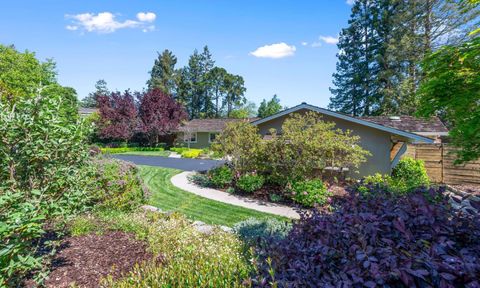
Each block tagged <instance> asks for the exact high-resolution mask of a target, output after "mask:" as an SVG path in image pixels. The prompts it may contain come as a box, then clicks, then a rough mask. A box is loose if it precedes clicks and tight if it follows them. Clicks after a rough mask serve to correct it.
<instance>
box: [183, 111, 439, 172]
mask: <svg viewBox="0 0 480 288" xmlns="http://www.w3.org/2000/svg"><path fill="white" fill-rule="evenodd" d="M308 111H314V112H317V113H320V114H322V117H323V120H325V121H329V122H334V123H335V124H336V126H337V127H338V128H340V129H343V130H347V129H348V130H351V131H352V133H353V134H355V135H358V136H360V139H361V140H360V145H361V146H362V147H363V148H364V149H366V150H368V151H370V153H371V154H372V155H371V156H369V157H368V159H367V162H366V163H364V164H363V165H362V166H361V167H360V169H359V170H360V175H359V176H366V175H371V174H374V173H377V172H378V173H382V174H389V173H390V172H391V169H392V168H393V167H395V165H396V164H397V163H398V161H399V160H400V157H401V156H402V155H403V153H405V151H406V148H407V145H406V144H407V143H414V142H419V143H434V142H435V141H438V139H439V137H441V136H444V135H446V134H447V133H448V130H447V128H446V127H445V125H443V123H442V122H441V121H440V120H439V119H438V118H436V117H435V118H432V119H428V120H425V119H417V118H414V117H408V116H401V117H392V116H391V117H388V116H379V117H363V118H361V117H352V116H349V115H345V114H342V113H339V112H334V111H331V110H328V109H324V108H320V107H316V106H313V105H309V104H307V103H302V104H300V105H297V106H295V107H292V108H289V109H286V110H283V111H281V112H279V113H276V114H274V115H271V116H269V117H266V118H262V119H246V120H239V119H201V120H200V119H194V120H192V121H190V122H188V123H186V124H185V125H184V126H183V127H181V128H180V129H179V130H180V135H179V136H180V137H178V138H177V139H178V140H179V141H184V142H185V144H187V143H188V142H189V141H190V144H191V147H195V148H204V147H207V146H208V145H209V143H211V142H212V141H213V140H214V139H215V135H217V134H218V133H220V132H221V131H222V130H223V129H224V128H225V125H226V124H227V123H229V122H232V121H249V122H250V123H251V124H252V125H256V126H257V127H258V130H259V133H260V134H262V135H263V136H264V138H268V137H269V130H270V129H271V128H275V129H276V130H277V131H278V132H279V133H281V127H282V125H283V122H284V121H285V119H287V117H289V115H290V114H292V113H306V112H308ZM178 140H177V141H178Z"/></svg>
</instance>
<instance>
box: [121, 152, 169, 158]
mask: <svg viewBox="0 0 480 288" xmlns="http://www.w3.org/2000/svg"><path fill="white" fill-rule="evenodd" d="M118 155H136V156H160V157H168V155H170V151H128V152H124V153H118Z"/></svg>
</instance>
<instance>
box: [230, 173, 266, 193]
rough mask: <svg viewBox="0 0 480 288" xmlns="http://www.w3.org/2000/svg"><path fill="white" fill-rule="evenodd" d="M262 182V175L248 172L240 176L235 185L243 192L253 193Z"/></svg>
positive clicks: (263, 181) (260, 186)
mask: <svg viewBox="0 0 480 288" xmlns="http://www.w3.org/2000/svg"><path fill="white" fill-rule="evenodd" d="M264 183H265V178H264V177H263V176H262V175H259V174H256V173H249V174H245V175H242V176H240V177H239V178H238V180H237V182H236V185H237V188H238V189H240V190H242V191H244V192H247V193H253V192H254V191H257V190H258V189H260V188H262V187H263V184H264Z"/></svg>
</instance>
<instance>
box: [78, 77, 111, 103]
mask: <svg viewBox="0 0 480 288" xmlns="http://www.w3.org/2000/svg"><path fill="white" fill-rule="evenodd" d="M109 93H110V91H108V88H107V82H106V81H105V80H103V79H100V80H98V81H97V82H95V91H94V92H91V93H88V96H86V97H85V98H83V99H82V101H80V106H81V107H84V108H98V97H99V96H102V95H108V94H109Z"/></svg>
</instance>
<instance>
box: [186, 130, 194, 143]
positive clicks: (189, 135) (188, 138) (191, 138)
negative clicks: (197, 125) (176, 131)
mask: <svg viewBox="0 0 480 288" xmlns="http://www.w3.org/2000/svg"><path fill="white" fill-rule="evenodd" d="M183 142H187V143H188V142H190V143H197V132H193V133H184V134H183Z"/></svg>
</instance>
